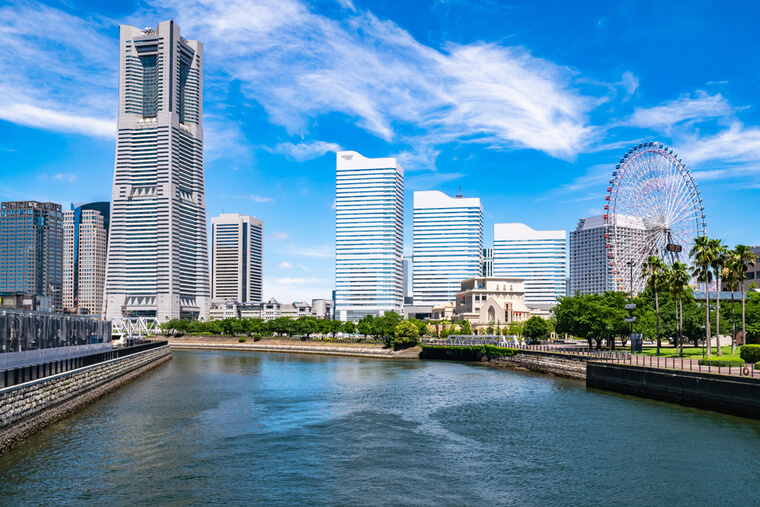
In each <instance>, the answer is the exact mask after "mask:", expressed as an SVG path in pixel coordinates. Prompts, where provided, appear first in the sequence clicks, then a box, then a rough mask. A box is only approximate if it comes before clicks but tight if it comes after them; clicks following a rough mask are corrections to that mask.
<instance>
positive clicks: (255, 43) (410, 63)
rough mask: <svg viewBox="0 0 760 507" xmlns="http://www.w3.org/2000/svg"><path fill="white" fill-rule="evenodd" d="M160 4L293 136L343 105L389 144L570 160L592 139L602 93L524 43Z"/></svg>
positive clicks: (280, 9) (278, 10)
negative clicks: (443, 40) (587, 93)
mask: <svg viewBox="0 0 760 507" xmlns="http://www.w3.org/2000/svg"><path fill="white" fill-rule="evenodd" d="M155 5H156V7H157V9H158V10H159V11H160V12H161V14H162V15H173V16H174V15H176V16H177V20H178V23H179V24H180V26H182V29H183V33H188V34H192V36H193V37H197V38H198V39H200V40H203V41H204V42H205V43H206V46H205V50H206V53H207V60H208V61H214V62H215V66H216V68H217V69H224V72H226V73H227V74H226V75H225V76H223V77H220V76H217V77H216V78H215V77H214V76H209V78H208V79H209V80H214V79H218V80H219V79H223V80H224V81H225V82H226V81H229V80H231V79H234V80H236V82H239V83H241V91H242V93H243V94H244V95H245V96H246V97H247V98H249V99H253V100H256V101H257V102H258V103H260V104H261V105H262V106H263V107H264V108H265V109H266V111H267V113H268V115H269V119H270V121H272V122H273V123H275V124H277V125H281V126H283V127H285V128H286V129H287V130H288V131H289V132H291V133H303V132H305V131H306V130H307V129H308V126H309V125H311V124H312V123H313V119H315V118H316V117H318V116H319V115H321V114H325V113H332V112H339V113H343V114H345V115H348V116H350V117H353V118H355V119H356V122H357V124H358V125H359V126H361V127H363V128H365V129H366V130H368V131H370V132H372V133H374V134H375V135H377V136H379V137H381V138H383V139H386V140H393V139H403V140H404V141H406V140H414V139H417V138H419V136H420V135H422V136H432V137H433V138H434V139H436V140H437V141H436V142H447V141H456V140H462V139H467V140H470V141H477V142H482V143H486V144H487V145H489V146H496V147H500V148H531V149H536V150H541V151H544V152H546V153H549V154H550V155H553V156H557V157H564V158H572V157H573V156H575V155H576V154H577V153H578V152H580V151H582V150H583V149H584V146H586V145H587V144H588V143H589V141H590V138H591V137H592V136H593V134H594V131H593V129H591V128H590V127H587V126H586V121H587V119H586V114H587V113H588V111H589V110H590V109H591V108H593V103H594V99H589V98H586V97H584V96H582V95H580V94H579V93H578V92H577V91H575V90H574V89H573V87H572V80H573V77H574V72H573V71H571V70H570V69H568V68H566V67H561V66H558V65H555V64H553V63H551V62H548V61H546V60H542V59H540V58H536V57H534V56H533V55H531V54H530V53H529V52H528V51H527V50H525V49H523V48H518V47H505V46H502V45H499V44H486V43H474V44H468V45H454V44H449V45H447V46H445V51H439V50H437V49H434V48H431V47H429V46H426V45H424V44H422V43H420V42H418V41H417V40H415V39H414V38H413V37H412V36H411V35H410V34H409V33H408V32H407V31H405V30H403V29H402V28H400V27H399V26H398V25H396V24H395V23H393V22H391V21H384V20H380V19H378V18H377V17H375V16H374V15H373V14H372V13H370V12H367V11H362V12H360V13H358V14H355V15H352V14H348V16H347V17H345V18H344V19H342V20H333V19H330V18H327V17H325V16H321V15H317V14H314V13H313V12H311V10H310V7H308V6H307V4H305V3H301V2H299V1H297V0H278V1H274V0H260V1H255V0H235V1H231V2H224V3H222V2H211V1H210V0H209V1H204V0H183V1H182V2H180V1H179V0H167V1H162V2H161V3H160V4H158V3H156V4H155ZM420 132H422V134H420ZM410 144H411V143H410ZM283 149H285V147H283ZM315 152H316V153H319V150H316V151H312V150H307V149H304V150H303V153H304V155H301V153H302V152H301V151H298V150H296V151H293V153H294V154H296V155H295V156H307V155H311V154H312V153H315Z"/></svg>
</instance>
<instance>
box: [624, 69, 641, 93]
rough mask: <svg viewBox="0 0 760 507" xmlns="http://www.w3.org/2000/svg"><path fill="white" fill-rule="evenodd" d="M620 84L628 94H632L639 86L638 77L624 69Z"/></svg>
mask: <svg viewBox="0 0 760 507" xmlns="http://www.w3.org/2000/svg"><path fill="white" fill-rule="evenodd" d="M620 84H621V85H622V86H623V88H625V91H626V92H627V93H628V95H633V93H634V92H635V91H636V90H637V89H638V88H639V78H637V77H636V76H634V75H633V73H632V72H629V71H626V72H623V79H622V81H620Z"/></svg>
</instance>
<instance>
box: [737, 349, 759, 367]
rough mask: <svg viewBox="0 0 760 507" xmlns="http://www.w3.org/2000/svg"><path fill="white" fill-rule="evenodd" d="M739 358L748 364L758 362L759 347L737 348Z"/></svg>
mask: <svg viewBox="0 0 760 507" xmlns="http://www.w3.org/2000/svg"><path fill="white" fill-rule="evenodd" d="M739 350H740V352H739V357H741V358H742V359H744V360H745V361H746V362H748V363H757V362H760V345H742V346H741V347H739Z"/></svg>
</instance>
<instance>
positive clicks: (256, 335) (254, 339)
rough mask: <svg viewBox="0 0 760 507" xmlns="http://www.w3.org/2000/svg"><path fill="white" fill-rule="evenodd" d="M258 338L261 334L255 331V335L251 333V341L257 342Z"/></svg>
mask: <svg viewBox="0 0 760 507" xmlns="http://www.w3.org/2000/svg"><path fill="white" fill-rule="evenodd" d="M259 340H261V335H260V334H258V333H256V334H255V335H253V341H255V342H257V341H259Z"/></svg>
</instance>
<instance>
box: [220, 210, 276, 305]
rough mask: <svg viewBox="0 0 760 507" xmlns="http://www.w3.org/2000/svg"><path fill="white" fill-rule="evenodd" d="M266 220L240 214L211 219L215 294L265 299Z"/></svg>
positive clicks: (244, 300) (224, 297) (246, 299)
mask: <svg viewBox="0 0 760 507" xmlns="http://www.w3.org/2000/svg"><path fill="white" fill-rule="evenodd" d="M263 233H264V222H262V221H261V220H259V219H258V218H254V217H247V216H245V215H241V214H240V213H227V214H222V215H220V216H218V217H213V218H212V219H211V297H212V298H213V299H215V300H217V299H220V300H224V301H228V300H230V299H234V300H235V301H238V302H240V303H249V302H255V303H258V302H261V301H262V299H263V298H264V295H263V290H262V287H263V284H264V280H263V269H262V260H263V258H264V250H263V242H262V238H263Z"/></svg>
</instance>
